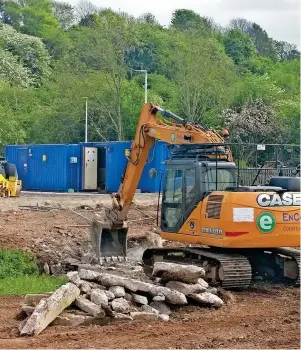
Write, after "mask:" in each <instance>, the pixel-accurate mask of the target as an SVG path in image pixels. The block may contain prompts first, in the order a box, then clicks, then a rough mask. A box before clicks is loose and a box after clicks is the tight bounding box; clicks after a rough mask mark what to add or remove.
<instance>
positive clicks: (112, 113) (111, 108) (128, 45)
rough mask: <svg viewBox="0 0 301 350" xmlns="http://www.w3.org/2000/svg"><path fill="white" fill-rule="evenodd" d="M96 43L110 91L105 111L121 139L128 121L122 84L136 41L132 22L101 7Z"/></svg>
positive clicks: (95, 36)
mask: <svg viewBox="0 0 301 350" xmlns="http://www.w3.org/2000/svg"><path fill="white" fill-rule="evenodd" d="M93 30H94V38H93V39H94V45H95V47H96V50H97V54H98V55H99V56H98V57H99V62H100V69H101V70H102V71H103V72H104V73H105V75H104V77H105V79H106V85H107V86H108V87H109V93H108V95H107V98H106V101H103V103H102V114H103V115H106V116H107V119H108V120H110V124H111V125H112V127H113V129H114V132H115V133H116V135H117V138H118V140H124V137H125V134H124V126H125V121H124V118H123V112H122V90H123V89H122V85H123V80H125V78H126V72H127V65H126V56H127V54H128V53H129V52H130V51H131V50H133V47H134V45H135V33H134V26H133V22H131V21H129V20H128V18H127V17H124V16H119V15H118V14H116V13H114V12H112V11H108V10H105V11H101V12H100V13H99V21H98V24H97V27H95V28H94V29H93Z"/></svg>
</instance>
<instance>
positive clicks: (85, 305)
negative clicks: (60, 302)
mask: <svg viewBox="0 0 301 350" xmlns="http://www.w3.org/2000/svg"><path fill="white" fill-rule="evenodd" d="M75 305H76V306H77V307H78V308H80V309H81V310H83V311H85V312H86V313H87V314H89V315H91V316H93V317H97V318H104V317H105V312H104V310H103V309H102V308H101V307H100V306H99V305H96V304H94V303H92V301H90V300H88V299H86V298H84V297H82V296H80V297H78V298H77V299H76V300H75Z"/></svg>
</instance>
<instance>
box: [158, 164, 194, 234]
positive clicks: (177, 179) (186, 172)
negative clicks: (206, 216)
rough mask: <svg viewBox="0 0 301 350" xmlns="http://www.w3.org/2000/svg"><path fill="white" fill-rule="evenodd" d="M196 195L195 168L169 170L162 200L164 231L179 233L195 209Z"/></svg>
mask: <svg viewBox="0 0 301 350" xmlns="http://www.w3.org/2000/svg"><path fill="white" fill-rule="evenodd" d="M196 195H197V188H196V170H195V168H194V167H192V166H188V165H187V166H183V165H182V166H178V167H176V166H173V167H169V168H168V169H167V173H166V178H165V187H164V192H163V198H162V214H161V229H162V231H165V232H175V233H177V232H179V230H180V228H181V227H182V226H183V224H184V222H185V221H186V220H187V218H188V217H189V215H190V214H191V212H192V211H193V209H194V208H195V201H196Z"/></svg>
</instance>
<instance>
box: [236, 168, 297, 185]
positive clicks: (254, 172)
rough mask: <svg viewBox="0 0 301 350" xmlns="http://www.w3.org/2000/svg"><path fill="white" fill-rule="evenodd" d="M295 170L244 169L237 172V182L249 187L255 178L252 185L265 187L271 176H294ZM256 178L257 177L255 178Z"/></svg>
mask: <svg viewBox="0 0 301 350" xmlns="http://www.w3.org/2000/svg"><path fill="white" fill-rule="evenodd" d="M295 171H296V168H281V169H271V168H268V169H263V168H245V169H239V171H238V170H237V181H238V182H239V185H244V186H251V185H252V184H253V182H254V179H255V178H256V181H255V183H254V185H267V184H268V183H269V180H270V178H271V177H273V176H295ZM256 176H257V177H256Z"/></svg>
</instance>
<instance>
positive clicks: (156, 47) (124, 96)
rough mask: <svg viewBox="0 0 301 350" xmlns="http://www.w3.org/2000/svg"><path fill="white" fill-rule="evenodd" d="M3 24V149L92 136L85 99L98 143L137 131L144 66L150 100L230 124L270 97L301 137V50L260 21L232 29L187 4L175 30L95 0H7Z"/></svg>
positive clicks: (292, 137)
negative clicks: (272, 34) (234, 117)
mask: <svg viewBox="0 0 301 350" xmlns="http://www.w3.org/2000/svg"><path fill="white" fill-rule="evenodd" d="M0 22H3V23H2V24H0V71H1V75H0V118H1V120H2V123H1V127H0V147H2V146H3V145H5V144H7V143H23V142H26V143H60V142H64V143H68V142H70V143H73V142H74V143H77V142H80V141H83V139H84V126H85V100H84V97H88V116H89V119H88V123H89V135H88V136H89V140H90V141H99V140H104V141H105V140H125V139H132V138H133V136H134V134H135V129H136V125H137V121H138V117H139V113H140V110H141V106H142V104H143V102H144V75H143V74H141V73H136V72H134V70H137V69H146V70H147V72H148V101H149V102H153V103H156V104H159V105H161V106H162V107H164V108H166V109H170V110H172V111H174V112H175V113H177V114H180V115H182V116H183V117H185V118H187V119H188V120H192V121H198V122H205V123H207V124H208V125H209V126H211V127H215V128H216V127H223V126H224V125H225V124H226V114H225V111H229V110H231V111H232V112H233V113H238V115H241V113H242V112H243V111H244V113H246V112H247V111H250V108H251V107H250V106H253V107H254V104H256V103H258V101H261V103H262V104H263V106H261V107H260V111H259V112H260V113H261V112H262V111H273V113H272V115H273V118H275V120H276V122H275V123H276V124H277V128H278V126H279V128H280V129H281V130H282V132H283V133H284V134H285V137H286V142H297V141H298V139H299V136H298V130H299V121H298V118H299V110H300V108H299V101H300V97H299V95H300V78H299V76H300V67H299V65H300V55H299V52H298V50H297V49H296V47H295V46H294V45H292V44H289V43H286V42H277V41H274V40H272V39H271V38H270V37H269V36H268V34H267V33H266V32H265V31H264V29H263V28H261V27H260V26H258V25H257V24H256V23H251V22H248V21H246V20H244V19H235V20H233V21H232V22H231V25H230V27H229V28H227V29H226V30H223V29H222V28H220V27H219V26H218V25H216V24H215V23H213V21H212V20H211V19H208V18H205V17H202V16H200V15H199V14H197V13H195V12H193V11H191V10H186V9H178V10H175V11H174V13H173V16H172V21H171V25H170V26H169V27H168V28H166V27H162V26H161V25H160V24H159V23H158V22H157V20H156V18H155V17H154V16H153V15H152V14H151V13H146V14H144V15H142V16H140V17H139V18H137V19H135V18H134V17H133V16H131V15H128V14H126V13H121V12H118V13H117V12H114V11H112V10H110V9H101V10H100V9H98V8H97V7H95V6H94V5H93V4H92V3H91V2H89V0H80V1H79V2H78V3H77V4H76V5H75V6H74V7H72V6H71V5H69V3H67V2H66V1H65V2H61V1H50V0H22V1H19V0H6V1H4V0H0ZM253 107H252V108H253ZM255 110H256V109H255ZM252 111H254V108H253V109H252ZM259 112H258V113H259ZM252 113H253V112H252ZM268 115H270V114H268ZM273 120H274V119H273ZM279 128H278V129H277V130H280V129H279ZM275 130H276V128H275ZM239 132H241V133H242V131H239ZM242 137H243V135H242Z"/></svg>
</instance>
